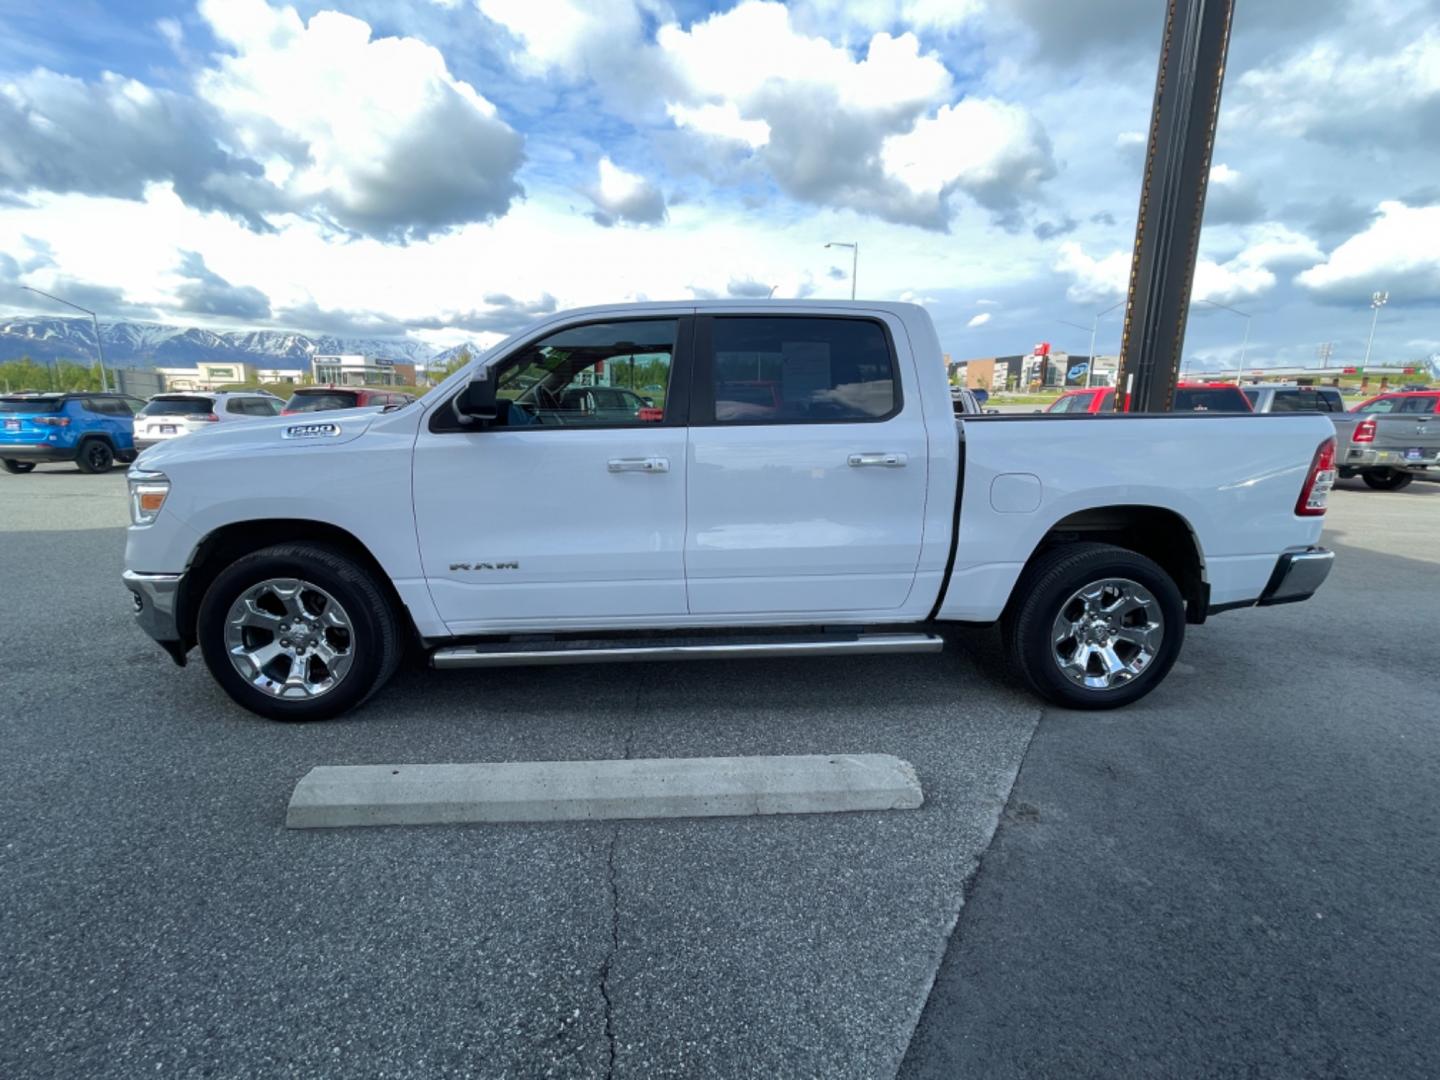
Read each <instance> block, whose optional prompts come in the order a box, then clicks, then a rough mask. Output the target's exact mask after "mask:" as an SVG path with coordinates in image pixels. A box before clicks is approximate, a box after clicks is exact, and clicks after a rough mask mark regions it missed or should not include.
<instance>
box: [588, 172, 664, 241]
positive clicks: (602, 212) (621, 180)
mask: <svg viewBox="0 0 1440 1080" xmlns="http://www.w3.org/2000/svg"><path fill="white" fill-rule="evenodd" d="M589 194H590V199H591V201H592V202H594V203H595V207H596V211H595V213H594V214H593V215H592V216H593V217H594V219H595V221H596V222H598V223H599V224H601V225H605V226H609V225H613V224H615V222H617V221H629V222H633V223H635V224H643V225H653V224H656V223H658V222H661V221H664V220H665V196H664V195H662V194H661V193H660V189H659V188H658V187H656V186H655V185H654V184H652V183H651V182H650V181H649V180H646V179H645V178H644V177H643V176H640V175H639V174H637V173H632V172H626V171H625V170H624V169H622V168H620V166H618V165H616V164H615V163H614V162H613V161H611V160H610V159H609V158H608V157H602V158H601V159H600V165H599V180H598V182H597V183H596V185H595V186H594V187H593V188H592V189H591V190H590V193H589Z"/></svg>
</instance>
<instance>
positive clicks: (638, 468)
mask: <svg viewBox="0 0 1440 1080" xmlns="http://www.w3.org/2000/svg"><path fill="white" fill-rule="evenodd" d="M610 471H611V472H646V473H662V472H669V471H670V459H669V458H663V457H614V458H611V459H610Z"/></svg>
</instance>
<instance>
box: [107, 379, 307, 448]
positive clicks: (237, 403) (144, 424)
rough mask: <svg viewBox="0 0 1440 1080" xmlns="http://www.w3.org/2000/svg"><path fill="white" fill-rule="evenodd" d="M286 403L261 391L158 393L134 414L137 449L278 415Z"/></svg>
mask: <svg viewBox="0 0 1440 1080" xmlns="http://www.w3.org/2000/svg"><path fill="white" fill-rule="evenodd" d="M284 404H285V403H284V402H283V401H281V400H280V399H279V398H277V397H276V396H275V395H274V394H267V393H264V392H262V391H216V392H214V393H199V392H196V393H177V394H156V395H155V396H154V397H152V398H151V399H150V400H149V401H147V402H146V403H145V408H143V409H142V410H141V411H140V412H139V413H137V414H136V416H135V448H136V449H137V450H146V449H148V448H150V447H152V446H154V445H155V444H156V443H160V442H164V441H165V440H166V439H174V438H177V437H179V436H181V435H188V434H190V433H191V432H192V431H202V430H204V429H205V428H208V427H210V426H211V425H212V424H217V423H230V422H231V421H236V420H263V419H266V418H268V417H271V416H279V415H280V410H281V408H282V407H283V406H284Z"/></svg>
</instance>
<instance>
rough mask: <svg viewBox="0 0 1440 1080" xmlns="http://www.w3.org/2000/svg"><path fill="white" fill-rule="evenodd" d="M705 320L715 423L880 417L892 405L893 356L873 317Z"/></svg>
mask: <svg viewBox="0 0 1440 1080" xmlns="http://www.w3.org/2000/svg"><path fill="white" fill-rule="evenodd" d="M711 325H712V330H711V355H712V357H713V360H712V365H711V373H710V374H711V380H712V385H713V390H714V395H715V398H714V400H715V421H716V423H720V424H736V423H739V424H744V423H761V424H803V423H823V422H832V423H833V422H836V421H842V422H843V421H864V420H883V419H885V418H886V417H888V416H891V415H893V414H894V413H895V412H897V411H898V410H899V407H900V394H899V385H898V383H897V381H896V377H895V357H894V354H893V353H892V351H891V348H890V339H889V336H888V335H887V334H886V333H885V328H884V327H883V326H882V325H881V324H880V323H878V322H875V321H873V320H871V319H853V318H851V319H845V318H800V317H783V316H782V317H771V318H748V317H726V316H720V317H716V318H715V319H713V320H712V323H711Z"/></svg>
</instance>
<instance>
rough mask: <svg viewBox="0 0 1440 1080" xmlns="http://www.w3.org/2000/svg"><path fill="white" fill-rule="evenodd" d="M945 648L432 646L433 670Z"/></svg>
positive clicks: (911, 642) (866, 639) (875, 643)
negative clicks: (433, 649) (433, 650)
mask: <svg viewBox="0 0 1440 1080" xmlns="http://www.w3.org/2000/svg"><path fill="white" fill-rule="evenodd" d="M944 647H945V641H944V639H943V638H941V637H938V636H937V635H935V634H858V635H856V636H855V637H841V638H836V637H829V638H810V639H803V638H802V639H799V640H775V641H738V642H732V641H715V640H714V639H711V640H710V641H706V642H702V643H696V644H692V645H685V644H667V645H622V644H618V643H610V642H603V641H574V642H563V643H562V642H544V643H537V644H535V645H532V646H529V647H521V646H513V645H500V646H496V645H461V646H458V647H454V648H447V649H437V650H436V651H435V652H434V654H432V655H431V657H430V663H431V664H432V665H434V666H435V667H437V668H442V669H445V668H476V667H525V666H530V665H537V664H609V663H617V662H626V661H632V662H633V661H639V660H741V659H752V658H756V657H777V656H842V655H844V656H853V655H855V654H857V653H932V652H939V651H940V650H941V649H943V648H944Z"/></svg>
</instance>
